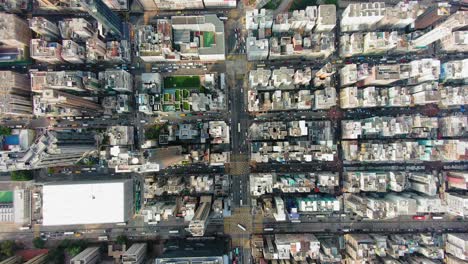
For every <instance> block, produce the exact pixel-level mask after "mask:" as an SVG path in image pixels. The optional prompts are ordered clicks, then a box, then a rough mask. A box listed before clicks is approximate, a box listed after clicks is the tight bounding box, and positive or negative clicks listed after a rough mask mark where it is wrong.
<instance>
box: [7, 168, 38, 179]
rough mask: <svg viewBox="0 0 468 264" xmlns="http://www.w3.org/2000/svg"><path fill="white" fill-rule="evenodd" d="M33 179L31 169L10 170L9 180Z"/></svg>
mask: <svg viewBox="0 0 468 264" xmlns="http://www.w3.org/2000/svg"><path fill="white" fill-rule="evenodd" d="M32 179H33V175H32V172H31V171H26V170H21V171H12V172H11V180H12V181H30V180H32Z"/></svg>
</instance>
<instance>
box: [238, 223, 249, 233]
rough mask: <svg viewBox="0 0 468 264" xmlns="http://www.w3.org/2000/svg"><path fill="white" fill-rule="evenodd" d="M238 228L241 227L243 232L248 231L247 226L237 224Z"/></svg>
mask: <svg viewBox="0 0 468 264" xmlns="http://www.w3.org/2000/svg"><path fill="white" fill-rule="evenodd" d="M237 227H239V228H240V229H242V230H243V231H247V229H246V228H245V226H243V225H241V224H237Z"/></svg>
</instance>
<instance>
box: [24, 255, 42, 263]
mask: <svg viewBox="0 0 468 264" xmlns="http://www.w3.org/2000/svg"><path fill="white" fill-rule="evenodd" d="M47 260H48V257H47V253H42V254H39V255H37V256H35V257H33V258H32V259H30V260H28V261H26V262H24V263H23V264H47Z"/></svg>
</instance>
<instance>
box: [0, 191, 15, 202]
mask: <svg viewBox="0 0 468 264" xmlns="http://www.w3.org/2000/svg"><path fill="white" fill-rule="evenodd" d="M12 202H13V192H12V191H0V203H12Z"/></svg>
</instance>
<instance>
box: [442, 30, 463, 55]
mask: <svg viewBox="0 0 468 264" xmlns="http://www.w3.org/2000/svg"><path fill="white" fill-rule="evenodd" d="M440 49H441V50H442V51H444V52H468V31H454V32H452V34H449V35H447V36H446V37H444V38H442V39H440Z"/></svg>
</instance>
